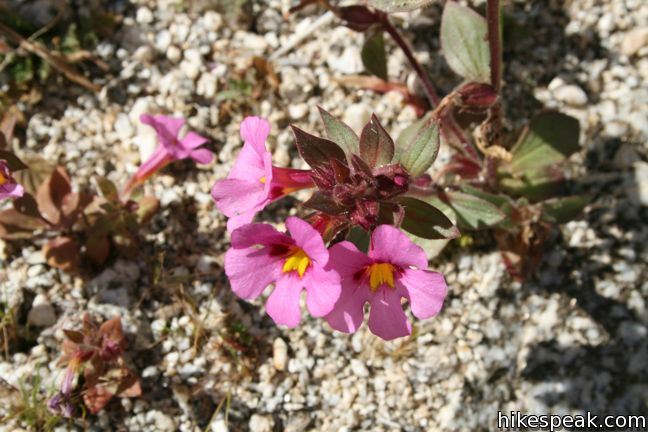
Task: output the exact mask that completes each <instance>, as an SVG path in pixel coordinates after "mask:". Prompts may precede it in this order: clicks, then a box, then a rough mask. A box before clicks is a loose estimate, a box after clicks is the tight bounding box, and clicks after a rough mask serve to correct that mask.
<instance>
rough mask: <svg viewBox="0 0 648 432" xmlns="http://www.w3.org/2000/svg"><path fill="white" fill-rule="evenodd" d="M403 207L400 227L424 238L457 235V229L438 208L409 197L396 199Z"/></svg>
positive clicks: (449, 237)
mask: <svg viewBox="0 0 648 432" xmlns="http://www.w3.org/2000/svg"><path fill="white" fill-rule="evenodd" d="M396 201H397V202H398V203H399V204H400V205H402V206H403V208H404V209H405V217H404V219H403V223H402V225H401V226H402V228H403V229H404V230H405V231H407V232H409V233H412V234H414V235H415V236H418V237H422V238H426V239H432V240H436V239H453V238H456V237H459V234H460V233H459V230H458V229H457V227H456V226H454V224H453V223H452V221H451V220H450V219H449V218H448V217H447V216H446V215H445V214H444V213H443V212H442V211H441V210H439V209H437V208H436V207H433V206H431V205H430V204H428V203H426V202H424V201H421V200H419V199H416V198H411V197H400V198H398V199H397V200H396Z"/></svg>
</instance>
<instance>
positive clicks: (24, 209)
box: [13, 193, 41, 219]
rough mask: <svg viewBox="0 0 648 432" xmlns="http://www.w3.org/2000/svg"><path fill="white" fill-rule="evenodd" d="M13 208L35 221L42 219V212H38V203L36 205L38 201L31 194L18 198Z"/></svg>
mask: <svg viewBox="0 0 648 432" xmlns="http://www.w3.org/2000/svg"><path fill="white" fill-rule="evenodd" d="M13 206H14V208H15V209H16V210H17V211H18V212H20V213H22V214H24V215H25V216H29V217H31V218H35V219H40V218H41V214H40V211H38V203H36V200H35V199H34V197H33V195H31V194H28V193H26V194H24V195H23V196H21V197H20V198H16V199H15V200H14V201H13Z"/></svg>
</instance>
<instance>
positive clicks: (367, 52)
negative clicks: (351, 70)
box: [360, 28, 388, 81]
mask: <svg viewBox="0 0 648 432" xmlns="http://www.w3.org/2000/svg"><path fill="white" fill-rule="evenodd" d="M360 56H361V58H362V64H363V65H364V67H365V69H367V71H368V72H369V73H371V74H372V75H375V76H377V77H378V78H380V79H383V80H385V81H387V79H388V78H387V53H386V52H385V38H384V36H383V30H382V28H377V29H376V30H374V31H369V32H368V33H366V34H365V41H364V44H363V45H362V51H361V53H360Z"/></svg>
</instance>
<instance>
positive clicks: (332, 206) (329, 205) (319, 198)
mask: <svg viewBox="0 0 648 432" xmlns="http://www.w3.org/2000/svg"><path fill="white" fill-rule="evenodd" d="M302 205H303V206H304V207H306V208H310V209H313V210H319V211H321V212H323V213H326V214H328V215H341V214H343V213H344V212H345V211H347V209H346V208H344V207H341V206H340V205H338V204H337V203H336V202H335V201H334V200H333V198H331V197H330V196H328V195H324V194H323V193H320V192H315V193H313V195H312V196H311V197H310V198H309V199H308V201H306V202H305V203H303V204H302Z"/></svg>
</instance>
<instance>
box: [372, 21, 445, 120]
mask: <svg viewBox="0 0 648 432" xmlns="http://www.w3.org/2000/svg"><path fill="white" fill-rule="evenodd" d="M381 18H382V24H383V28H384V29H385V31H386V32H387V33H389V36H391V37H392V39H394V42H396V45H398V47H399V48H400V49H401V51H403V54H405V57H407V60H408V61H409V63H410V65H411V66H412V68H413V69H414V72H416V75H418V77H419V78H420V79H421V82H422V83H423V87H424V89H425V94H426V95H427V97H428V99H429V100H430V105H431V106H432V108H434V107H435V106H436V105H438V104H439V95H438V94H437V92H436V90H435V88H434V85H433V84H432V81H430V77H429V76H428V74H427V73H426V72H425V70H423V67H422V66H421V64H420V63H419V62H418V60H416V57H414V53H413V52H412V50H411V48H410V46H409V44H408V43H407V41H405V39H403V37H402V36H401V35H400V33H398V31H397V30H396V28H395V27H394V26H393V25H392V23H391V22H390V21H389V17H388V16H387V14H384V15H382V17H381Z"/></svg>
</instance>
